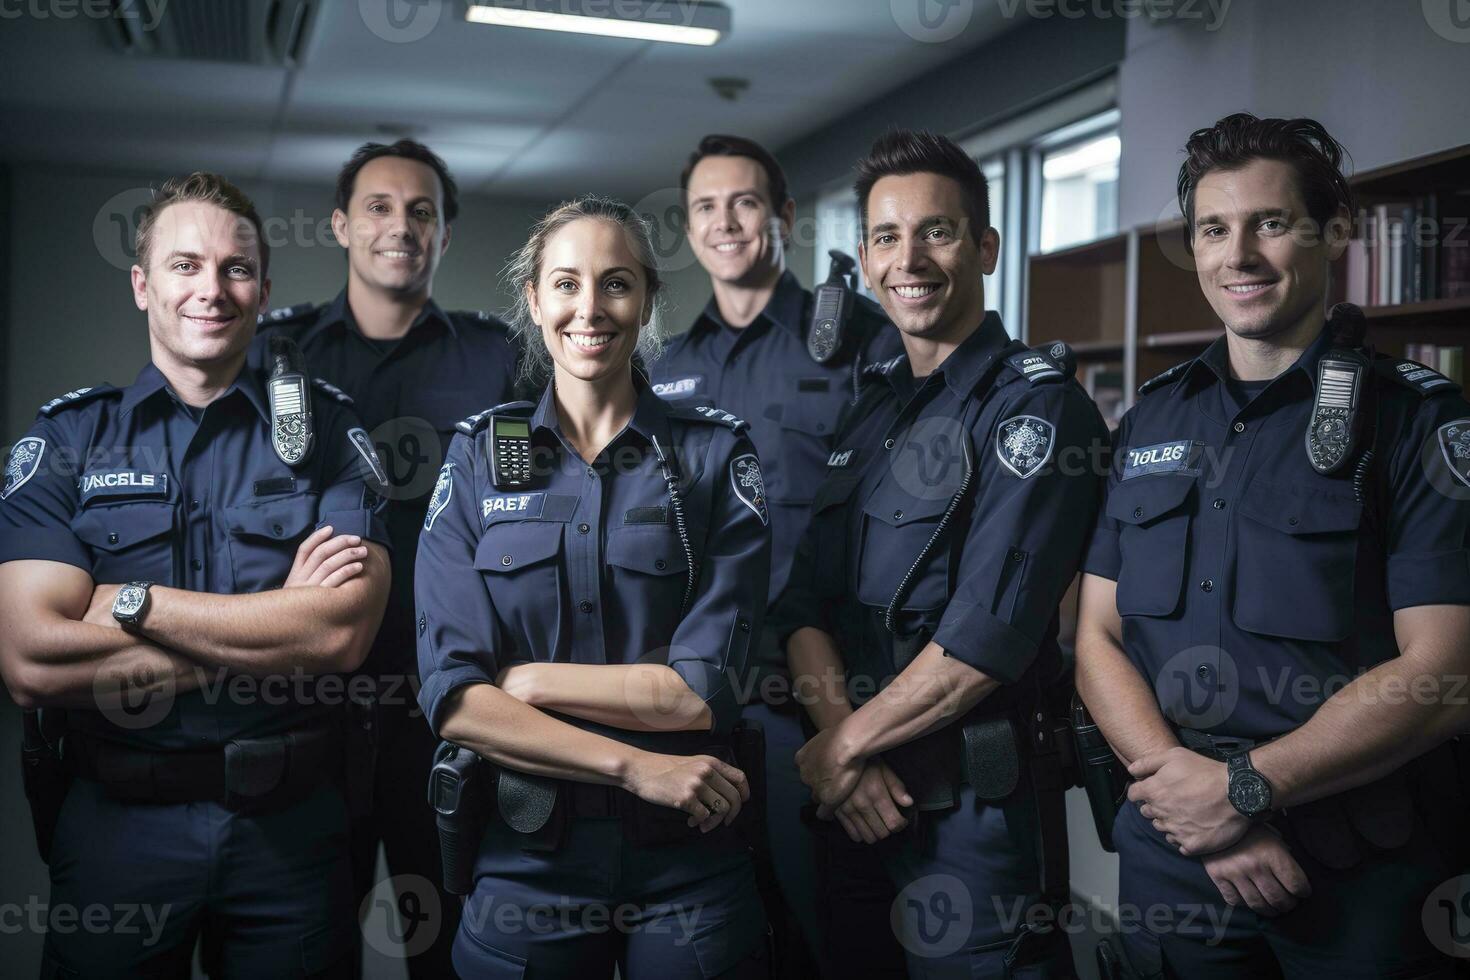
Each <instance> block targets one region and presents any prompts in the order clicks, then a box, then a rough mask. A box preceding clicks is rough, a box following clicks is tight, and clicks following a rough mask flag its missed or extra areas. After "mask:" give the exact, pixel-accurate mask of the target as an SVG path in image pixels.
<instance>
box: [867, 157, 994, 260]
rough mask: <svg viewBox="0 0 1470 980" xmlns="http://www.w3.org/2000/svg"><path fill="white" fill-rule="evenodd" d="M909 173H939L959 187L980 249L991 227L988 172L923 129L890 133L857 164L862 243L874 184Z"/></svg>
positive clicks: (972, 234)
mask: <svg viewBox="0 0 1470 980" xmlns="http://www.w3.org/2000/svg"><path fill="white" fill-rule="evenodd" d="M910 174H938V175H939V176H941V177H948V178H949V179H950V180H952V181H954V182H955V183H956V184H959V185H960V194H961V195H962V197H963V199H964V204H965V218H966V219H967V220H968V221H969V225H970V227H969V229H968V232H969V238H970V241H972V242H974V244H975V247H976V248H979V247H980V239H981V238H982V237H983V236H984V235H985V230H986V229H987V228H989V227H990V183H989V182H988V181H987V180H986V179H985V172H984V171H983V170H981V169H980V166H979V164H977V163H976V162H975V161H974V160H972V159H971V158H970V155H969V154H968V153H966V152H965V151H964V150H963V149H961V148H960V145H959V144H958V143H956V142H955V141H954V140H952V139H950V138H949V137H947V136H943V135H940V134H938V133H931V132H929V131H928V130H923V129H919V130H914V129H895V130H890V131H889V132H887V133H884V134H883V135H882V136H880V137H878V139H877V140H876V141H874V143H873V147H872V149H870V150H869V151H868V155H867V156H865V157H863V158H862V159H861V160H859V161H858V165H857V180H855V181H854V182H853V185H852V190H853V193H854V194H856V195H857V200H858V216H859V219H860V221H861V225H862V236H863V240H864V241H867V238H868V196H869V195H870V194H872V192H873V185H874V184H876V183H878V181H880V180H882V179H883V178H884V177H907V176H908V175H910Z"/></svg>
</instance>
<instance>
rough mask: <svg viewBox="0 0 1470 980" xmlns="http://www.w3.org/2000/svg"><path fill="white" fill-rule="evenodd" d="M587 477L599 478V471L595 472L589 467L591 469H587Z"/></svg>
mask: <svg viewBox="0 0 1470 980" xmlns="http://www.w3.org/2000/svg"><path fill="white" fill-rule="evenodd" d="M587 475H588V476H591V477H596V476H597V471H596V470H594V469H593V468H592V467H590V466H589V467H587Z"/></svg>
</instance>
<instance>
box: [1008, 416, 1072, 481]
mask: <svg viewBox="0 0 1470 980" xmlns="http://www.w3.org/2000/svg"><path fill="white" fill-rule="evenodd" d="M1056 441H1057V429H1056V426H1054V425H1052V424H1051V423H1050V422H1048V421H1047V420H1046V419H1043V418H1039V417H1037V416H1035V415H1016V416H1013V417H1011V418H1008V419H1006V420H1005V421H1004V422H1002V423H1000V425H999V426H998V427H997V428H996V432H995V456H996V458H997V459H999V460H1000V464H1001V465H1002V466H1004V467H1005V468H1006V469H1007V470H1009V471H1010V472H1011V473H1013V474H1015V475H1016V476H1018V477H1020V478H1021V479H1023V480H1025V479H1027V478H1029V477H1031V476H1034V475H1035V474H1036V473H1037V472H1038V471H1040V469H1041V468H1042V467H1043V466H1045V465H1046V463H1047V461H1048V460H1050V459H1051V453H1052V449H1053V448H1055V446H1056Z"/></svg>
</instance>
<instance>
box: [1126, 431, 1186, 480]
mask: <svg viewBox="0 0 1470 980" xmlns="http://www.w3.org/2000/svg"><path fill="white" fill-rule="evenodd" d="M1203 451H1204V443H1202V442H1196V441H1194V440H1192V439H1181V440H1179V441H1178V442H1161V443H1158V444H1157V445H1153V446H1140V447H1138V448H1136V449H1128V450H1125V455H1124V457H1123V479H1125V480H1131V479H1133V478H1134V477H1135V476H1146V475H1148V474H1150V473H1198V472H1199V461H1200V455H1201V454H1202V453H1203Z"/></svg>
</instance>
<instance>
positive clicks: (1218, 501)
mask: <svg viewBox="0 0 1470 980" xmlns="http://www.w3.org/2000/svg"><path fill="white" fill-rule="evenodd" d="M1212 506H1213V507H1214V508H1215V509H1216V510H1224V509H1225V498H1224V497H1216V498H1215V500H1214V503H1213V505H1212Z"/></svg>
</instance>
